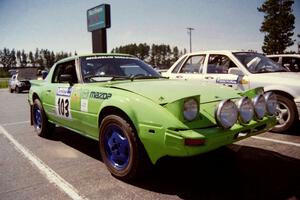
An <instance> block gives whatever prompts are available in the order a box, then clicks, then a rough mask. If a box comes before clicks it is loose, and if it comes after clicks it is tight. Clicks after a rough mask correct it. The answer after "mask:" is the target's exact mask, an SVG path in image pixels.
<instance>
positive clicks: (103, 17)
mask: <svg viewBox="0 0 300 200" xmlns="http://www.w3.org/2000/svg"><path fill="white" fill-rule="evenodd" d="M87 28H88V31H89V32H92V45H93V53H106V52H107V37H106V29H107V28H110V5H109V4H101V5H99V6H96V7H94V8H91V9H89V10H87Z"/></svg>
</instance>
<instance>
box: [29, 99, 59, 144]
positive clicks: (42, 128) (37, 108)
mask: <svg viewBox="0 0 300 200" xmlns="http://www.w3.org/2000/svg"><path fill="white" fill-rule="evenodd" d="M31 113H32V120H33V126H34V129H35V131H36V133H37V134H38V135H39V136H41V137H45V138H47V137H50V136H51V134H52V132H53V131H54V127H55V125H54V124H52V123H50V122H49V121H48V119H47V116H46V114H45V111H44V108H43V106H42V103H41V101H40V100H39V99H35V100H34V101H33V106H32V112H31Z"/></svg>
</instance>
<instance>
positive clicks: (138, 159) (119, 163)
mask: <svg viewBox="0 0 300 200" xmlns="http://www.w3.org/2000/svg"><path fill="white" fill-rule="evenodd" d="M116 132H117V133H116ZM115 133H116V134H117V136H118V137H120V138H123V139H122V141H121V142H120V141H119V140H120V139H118V137H114V134H115ZM126 142H127V144H126ZM109 144H111V145H109ZM126 146H128V148H127V151H124V149H125V150H126V148H125V147H126ZM99 148H100V153H101V157H102V160H103V162H104V163H105V165H106V167H107V168H108V170H109V171H110V173H111V174H112V175H113V176H115V177H116V178H118V179H121V180H123V181H130V180H134V179H137V178H140V177H141V176H143V175H145V174H147V172H148V171H149V170H150V169H151V166H152V164H151V162H150V160H149V158H148V155H147V153H146V151H145V149H144V147H143V145H142V144H141V142H140V140H139V138H138V137H137V134H136V133H135V130H134V128H133V127H132V126H131V125H130V123H129V122H127V121H126V120H125V119H124V118H122V117H120V116H117V115H108V116H106V117H105V118H104V119H103V120H102V122H101V125H100V134H99ZM121 151H124V152H123V154H122V152H121ZM120 152H121V153H120ZM113 156H115V157H114V158H113ZM126 156H128V158H127V159H124V158H126ZM117 157H120V159H119V160H118V159H116V158H117Z"/></svg>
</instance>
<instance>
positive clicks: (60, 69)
mask: <svg viewBox="0 0 300 200" xmlns="http://www.w3.org/2000/svg"><path fill="white" fill-rule="evenodd" d="M62 74H69V75H71V76H72V83H78V78H77V74H76V68H75V62H74V61H70V62H66V63H61V64H58V65H57V66H56V68H55V70H54V75H53V79H52V82H53V83H62V81H60V80H59V77H60V75H62Z"/></svg>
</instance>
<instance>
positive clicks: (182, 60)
mask: <svg viewBox="0 0 300 200" xmlns="http://www.w3.org/2000/svg"><path fill="white" fill-rule="evenodd" d="M185 59H186V56H185V57H183V58H182V59H181V60H180V61H179V63H178V64H177V65H176V67H175V68H174V69H173V71H172V73H178V71H179V69H180V67H181V65H182V63H183V62H184V61H185Z"/></svg>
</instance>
